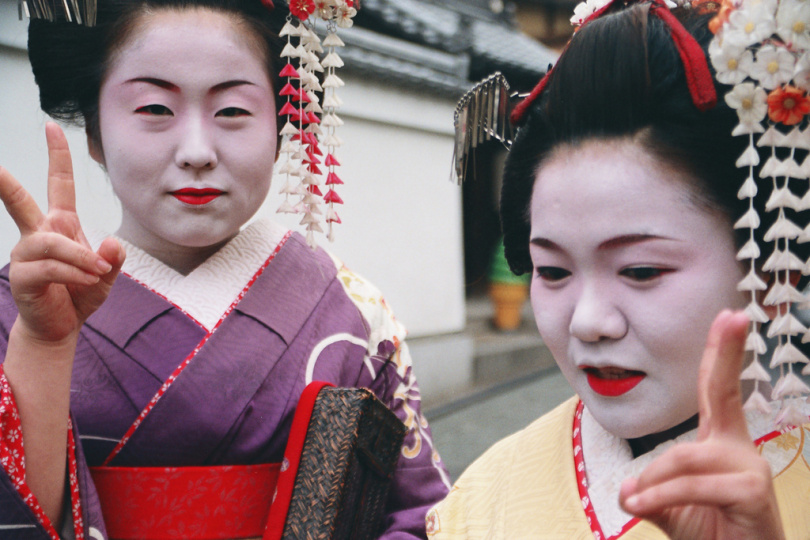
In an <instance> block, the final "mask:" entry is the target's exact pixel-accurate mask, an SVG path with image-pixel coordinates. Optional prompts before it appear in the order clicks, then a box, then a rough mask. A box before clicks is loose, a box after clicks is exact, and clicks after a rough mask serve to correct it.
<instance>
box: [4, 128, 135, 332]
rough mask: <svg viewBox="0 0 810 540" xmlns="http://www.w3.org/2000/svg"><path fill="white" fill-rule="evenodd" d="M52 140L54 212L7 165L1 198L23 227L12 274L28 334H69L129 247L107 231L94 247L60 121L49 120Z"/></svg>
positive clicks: (100, 297) (104, 290)
mask: <svg viewBox="0 0 810 540" xmlns="http://www.w3.org/2000/svg"><path fill="white" fill-rule="evenodd" d="M45 134H46V137H47V141H48V158H49V166H48V213H47V214H43V213H42V211H41V210H40V209H39V207H38V206H37V204H36V202H35V201H34V199H33V197H31V195H30V194H29V193H28V192H27V191H26V190H25V189H24V188H23V187H22V186H21V185H20V183H19V182H18V181H17V180H16V179H15V178H14V177H13V176H12V175H11V174H10V173H9V172H8V171H7V170H5V169H3V168H0V199H2V201H3V203H4V204H5V206H6V209H7V210H8V213H9V214H10V215H11V217H12V218H13V219H14V221H15V223H16V224H17V227H18V228H19V230H20V235H21V237H20V241H19V243H18V244H17V245H16V246H15V247H14V249H13V250H12V252H11V270H10V281H11V290H12V294H13V296H14V300H15V302H16V304H17V308H18V309H19V311H20V315H19V318H18V323H20V324H21V325H22V328H21V330H22V331H24V332H26V333H27V334H28V336H29V337H31V338H33V339H35V340H39V341H42V342H47V343H55V342H59V341H62V340H64V339H65V338H67V337H68V336H70V335H72V334H74V333H75V332H78V330H79V328H80V327H81V325H82V324H83V323H84V321H85V320H86V319H87V317H89V316H90V315H91V314H92V313H93V312H94V311H95V310H96V309H98V307H99V306H101V304H102V302H104V300H105V299H106V298H107V294H108V293H109V291H110V288H111V286H112V284H113V282H114V281H115V278H116V276H117V275H118V271H119V270H120V268H121V265H122V264H123V262H124V250H123V248H122V247H121V246H120V244H119V243H118V242H117V241H116V240H114V239H110V238H108V239H106V240H105V241H104V242H103V243H102V244H101V246H100V247H99V250H98V253H95V252H93V250H92V248H91V247H90V245H89V243H88V242H87V239H86V238H85V236H84V233H83V232H82V229H81V225H80V224H79V217H78V215H77V214H76V195H75V189H74V182H73V165H72V162H71V158H70V150H69V149H68V145H67V140H66V139H65V135H64V133H63V132H62V130H61V129H60V128H59V126H57V125H56V124H54V123H52V122H49V123H48V124H47V125H46V127H45Z"/></svg>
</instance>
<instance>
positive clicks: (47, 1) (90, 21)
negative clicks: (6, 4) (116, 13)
mask: <svg viewBox="0 0 810 540" xmlns="http://www.w3.org/2000/svg"><path fill="white" fill-rule="evenodd" d="M96 6H97V4H96V0H19V4H18V9H19V14H20V19H21V20H22V18H23V17H24V16H25V17H28V18H29V19H44V20H46V21H51V22H54V21H61V20H66V21H67V22H75V23H77V24H81V25H84V26H95V25H96Z"/></svg>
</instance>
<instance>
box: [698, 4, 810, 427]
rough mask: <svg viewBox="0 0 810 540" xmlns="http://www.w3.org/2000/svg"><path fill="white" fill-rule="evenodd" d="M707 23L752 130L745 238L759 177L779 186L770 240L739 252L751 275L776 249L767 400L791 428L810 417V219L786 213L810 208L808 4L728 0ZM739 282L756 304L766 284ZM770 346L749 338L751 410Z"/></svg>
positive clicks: (717, 59)
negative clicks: (807, 223)
mask: <svg viewBox="0 0 810 540" xmlns="http://www.w3.org/2000/svg"><path fill="white" fill-rule="evenodd" d="M710 28H711V30H712V31H713V32H714V33H715V37H714V39H713V40H712V43H711V45H710V47H709V56H710V59H711V62H712V64H713V66H714V68H715V70H716V73H717V80H718V81H719V82H721V83H724V84H727V85H730V86H732V88H731V90H729V91H728V93H727V94H726V96H725V100H726V103H727V104H728V105H729V106H730V107H731V108H733V109H735V110H736V112H737V117H738V120H739V124H738V125H737V127H736V128H735V129H734V132H733V135H736V136H743V137H747V138H748V147H747V148H746V150H745V151H744V152H743V155H742V156H740V159H739V160H738V161H737V164H736V165H737V167H739V168H742V169H747V170H748V179H747V180H746V182H745V184H744V185H743V186H742V187H741V189H740V191H739V194H738V196H739V197H740V199H743V200H745V199H748V201H749V211H748V214H747V215H749V219H747V220H740V221H738V222H737V224H736V225H735V227H736V228H740V229H748V230H749V235H750V239H751V240H750V241H749V244H746V245H750V244H752V243H753V242H754V231H755V230H756V229H757V228H759V226H760V220H759V218H758V216H756V219H754V216H755V214H756V212H755V211H754V203H753V201H754V197H755V196H756V195H757V190H756V188H755V186H754V187H752V185H754V184H755V179H758V180H759V181H763V182H766V181H767V182H771V183H772V186H773V189H772V192H771V196H770V198H769V199H768V201H767V203H766V205H765V211H766V212H775V213H776V220H775V222H774V224H773V225H772V226H771V227H770V228H769V229H768V231H767V232H766V233H765V235H764V237H763V243H764V244H766V245H763V246H760V247H759V249H756V250H753V249H747V250H746V249H745V247H744V248H743V250H741V251H740V253H739V254H738V258H739V259H741V260H747V261H749V264H750V268H751V272H752V273H754V272H756V268H757V262H758V261H759V260H760V259H761V257H762V255H761V253H769V255H768V256H767V259H766V260H765V261H764V262H763V263H762V264H761V269H762V271H764V272H769V273H771V288H770V290H769V292H768V294H767V295H766V296H765V298H764V299H762V300H761V303H762V305H765V306H770V307H772V308H775V309H776V312H777V315H776V318H775V319H774V320H773V321H772V322H771V324H770V327H769V328H768V337H769V338H772V339H773V341H775V346H774V347H773V350H772V351H771V352H770V353H771V357H770V364H769V367H770V368H772V369H774V370H776V369H778V371H779V378H778V380H777V381H776V383H775V384H774V386H773V391H772V392H771V396H770V398H771V399H772V400H774V401H778V402H780V412H779V414H778V415H777V424H778V425H779V427H782V428H784V427H787V426H789V425H795V424H801V423H803V422H806V421H807V418H806V416H803V415H802V413H801V407H800V405H802V403H801V401H803V400H804V399H805V398H806V397H807V395H808V394H810V388H809V387H808V386H807V384H805V382H804V381H802V379H801V378H800V377H798V376H797V372H798V371H801V373H802V374H804V375H810V366H808V358H807V356H806V355H805V354H804V353H803V352H802V351H801V350H800V348H799V347H798V346H797V343H807V342H810V331H808V328H807V327H806V326H805V325H804V324H803V323H802V322H801V321H800V320H799V319H798V318H796V317H795V316H794V309H793V307H794V306H795V307H796V308H800V309H801V308H806V307H808V305H809V301H808V297H807V296H806V295H805V294H803V293H802V292H801V291H799V290H798V289H797V288H796V286H795V284H796V282H797V281H798V279H797V278H798V276H799V275H801V274H804V275H809V274H810V261H803V260H802V259H800V258H799V257H798V256H797V255H796V254H794V253H793V252H792V251H791V247H792V246H795V245H796V244H798V243H805V242H810V227H808V228H804V229H803V228H802V227H800V226H799V225H797V224H796V223H794V222H793V221H791V220H790V219H789V217H788V212H789V211H792V212H801V211H804V210H807V209H810V204H809V203H810V190H808V189H807V180H808V179H810V156H808V152H807V151H808V149H810V122H809V121H808V114H810V97H808V89H810V77H809V75H810V70H809V69H808V68H810V5H805V4H804V3H803V2H801V1H799V0H734V1H730V0H723V4H722V6H721V8H720V11H719V13H718V14H717V15H716V16H715V17H714V19H713V20H712V22H711V24H710ZM757 148H759V149H760V150H759V151H761V152H762V153H763V154H765V155H768V157H767V158H765V162H764V163H763V164H762V166H761V167H760V168H759V171H757V170H756V167H757V166H758V165H759V158H756V159H755V158H754V154H758V153H759V151H758V150H757ZM763 157H764V156H763ZM757 172H758V175H757ZM749 275H750V274H749ZM739 288H740V289H741V290H743V291H747V292H749V293H750V302H751V306H754V305H758V302H759V300H758V296H759V295H758V294H757V291H759V290H760V289H761V287H759V286H754V285H752V284H751V283H750V280H743V282H741V283H740V285H739ZM751 311H752V313H753V312H754V311H755V310H753V309H752V310H751ZM758 311H762V310H761V309H760V310H758ZM751 320H752V322H751V326H752V328H751V335H758V334H759V327H760V325H761V324H763V323H765V322H767V321H768V319H767V318H766V319H764V320H763V319H762V318H761V317H751ZM763 345H765V343H764V341H763V342H762V343H759V342H756V343H755V342H753V341H752V340H749V342H748V343H746V349H748V350H749V351H751V353H752V354H753V361H752V363H751V364H750V365H749V366H748V367H747V368H746V369H745V370H744V371H743V373H742V376H741V377H742V378H743V379H749V380H753V381H754V384H755V391H754V393H753V394H752V395H751V397H750V398H749V399H748V401H747V402H746V404H745V408H746V409H748V410H762V411H763V412H769V411H770V408H769V407H768V406H767V404H766V401H767V400H766V399H765V397H764V396H763V395H762V393H761V390H760V388H759V385H760V381H762V382H770V376H769V375H768V372H767V371H766V370H765V369H764V368H762V366H761V365H760V362H761V361H762V359H763V357H764V356H765V355H766V354H768V347H767V346H763Z"/></svg>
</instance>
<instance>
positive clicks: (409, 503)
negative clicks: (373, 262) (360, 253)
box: [338, 266, 450, 540]
mask: <svg viewBox="0 0 810 540" xmlns="http://www.w3.org/2000/svg"><path fill="white" fill-rule="evenodd" d="M338 279H339V280H340V281H341V283H342V284H343V286H344V288H345V289H346V292H347V294H348V296H349V297H350V298H351V299H352V301H353V302H354V303H355V305H356V306H357V307H358V309H359V310H360V312H361V314H362V315H363V317H364V319H365V322H366V325H367V328H368V332H369V347H368V351H367V359H368V362H369V363H368V365H367V366H366V367H370V369H365V367H364V369H362V371H361V375H360V377H359V379H358V380H357V383H356V386H358V387H366V388H369V389H370V390H372V391H373V392H374V393H375V395H376V396H377V397H378V398H379V399H380V400H381V401H382V402H383V403H385V405H386V406H387V407H388V408H389V409H391V410H392V411H393V412H394V414H396V415H397V417H398V418H399V419H400V420H402V422H403V423H404V424H405V426H406V427H407V428H408V431H407V434H406V436H405V442H404V443H403V445H402V453H401V455H400V458H399V462H398V464H397V469H396V471H395V473H394V478H393V482H392V485H391V491H390V495H389V502H388V509H387V516H386V525H385V527H386V529H385V532H384V533H383V535H382V536H381V538H383V539H386V540H395V539H405V538H425V537H426V533H425V514H426V513H427V511H428V509H429V508H431V507H432V506H433V505H434V504H436V503H437V502H438V501H440V500H442V499H443V498H444V497H445V496H446V495H447V492H448V490H449V489H450V477H449V475H448V473H447V470H446V468H445V466H444V463H442V460H441V458H440V457H439V453H438V452H437V451H436V449H435V448H434V446H433V436H432V434H431V432H430V427H429V426H428V423H427V420H426V419H425V417H424V416H422V410H421V395H420V393H419V385H418V384H417V382H416V377H415V375H414V373H413V364H412V362H411V356H410V353H409V352H408V346H407V345H406V343H405V341H404V340H405V335H406V331H405V328H404V327H403V326H402V325H401V324H400V323H399V322H398V321H397V320H396V319H395V318H394V316H393V313H392V312H391V310H390V308H389V307H388V305H387V304H386V302H385V300H384V299H383V297H382V295H381V294H380V292H379V290H377V289H376V288H375V287H374V286H372V285H371V284H369V283H368V282H367V281H365V280H364V279H363V278H361V277H359V276H357V275H356V274H354V273H352V272H351V271H349V270H347V269H346V268H345V267H343V266H340V267H339V271H338Z"/></svg>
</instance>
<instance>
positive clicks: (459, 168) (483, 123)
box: [451, 72, 522, 183]
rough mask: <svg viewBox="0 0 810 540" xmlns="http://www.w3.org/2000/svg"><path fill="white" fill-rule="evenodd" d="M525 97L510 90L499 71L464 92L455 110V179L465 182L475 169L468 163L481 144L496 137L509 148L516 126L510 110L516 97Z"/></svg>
mask: <svg viewBox="0 0 810 540" xmlns="http://www.w3.org/2000/svg"><path fill="white" fill-rule="evenodd" d="M519 97H522V96H520V95H519V94H517V93H513V92H511V91H510V88H509V83H508V82H506V77H504V76H503V74H501V73H500V72H495V73H493V74H492V75H490V76H489V77H487V78H486V79H484V80H483V81H481V82H479V83H478V84H476V85H475V86H473V87H472V88H471V89H470V90H469V91H467V93H466V94H464V95H463V96H462V97H461V99H460V100H459V102H458V104H457V105H456V110H455V112H454V113H453V123H454V125H455V133H456V135H455V146H454V148H453V168H452V171H451V179H452V180H454V181H456V182H458V183H462V182H464V180H465V179H467V177H468V174H470V171H472V170H473V169H471V168H468V163H469V161H470V159H471V156H472V155H473V153H474V150H475V149H476V148H477V147H478V145H479V144H482V143H484V142H485V141H489V140H491V139H495V140H498V141H500V142H501V143H502V144H503V145H504V146H505V147H506V148H509V147H510V146H511V145H512V138H513V133H512V126H511V124H510V123H509V111H510V110H511V109H512V108H513V107H514V104H515V98H519Z"/></svg>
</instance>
